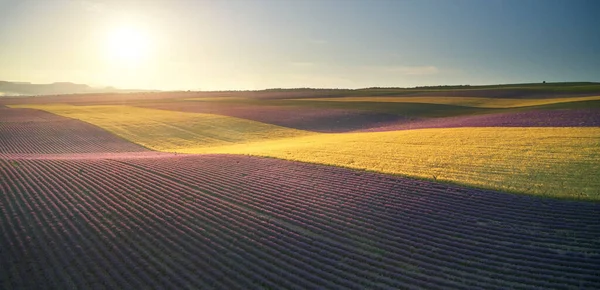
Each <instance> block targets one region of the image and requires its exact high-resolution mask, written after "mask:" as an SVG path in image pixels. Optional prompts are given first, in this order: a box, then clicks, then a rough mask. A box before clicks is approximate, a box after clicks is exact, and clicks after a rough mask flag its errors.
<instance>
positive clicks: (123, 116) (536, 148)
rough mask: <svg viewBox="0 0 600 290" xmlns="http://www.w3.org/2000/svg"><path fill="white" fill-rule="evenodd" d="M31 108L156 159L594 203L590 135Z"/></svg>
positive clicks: (596, 159)
mask: <svg viewBox="0 0 600 290" xmlns="http://www.w3.org/2000/svg"><path fill="white" fill-rule="evenodd" d="M33 107H35V108H39V109H44V110H48V111H50V112H53V113H57V114H62V115H66V116H70V117H74V118H81V119H83V120H84V121H87V122H90V123H92V124H94V125H97V126H99V127H102V128H104V129H107V130H109V131H112V132H113V133H115V134H117V135H120V136H121V137H123V138H126V139H128V140H130V141H132V142H136V143H139V144H141V145H143V146H145V147H147V148H150V149H153V150H157V151H164V152H176V153H193V154H207V153H219V154H244V155H255V156H265V157H275V158H280V159H287V160H296V161H302V162H310V163H319V164H327V165H335V166H343V167H349V168H354V169H363V170H370V171H376V172H382V173H389V174H399V175H403V176H411V177H417V178H424V179H430V180H436V181H446V182H452V183H457V184H461V185H467V186H476V187H481V188H488V189H495V190H501V191H508V192H516V193H525V194H534V195H544V196H552V197H560V198H573V199H586V200H600V192H599V191H600V174H598V173H599V172H600V128H599V127H589V128H578V127H572V128H571V127H566V128H553V127H547V128H519V127H516V128H512V127H511V128H504V127H494V128H452V129H450V128H443V129H421V130H409V131H390V132H368V133H343V134H323V133H312V132H306V131H300V130H294V129H289V128H283V127H278V126H274V125H269V124H263V123H259V122H254V121H248V120H243V119H237V118H231V117H225V116H218V115H210V114H194V113H177V112H168V111H163V110H152V109H141V108H132V107H119V106H88V107H76V106H33ZM205 122H208V124H209V126H206V123H205ZM181 128H185V130H184V131H185V132H186V134H182V133H181V130H179V129H181ZM215 134H217V135H215ZM269 139H270V140H269ZM207 140H208V142H207Z"/></svg>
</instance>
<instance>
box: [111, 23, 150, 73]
mask: <svg viewBox="0 0 600 290" xmlns="http://www.w3.org/2000/svg"><path fill="white" fill-rule="evenodd" d="M107 44H108V56H109V58H110V59H111V60H112V61H114V62H117V63H118V64H121V65H138V64H140V63H142V62H143V61H144V60H146V59H147V58H148V57H149V54H150V48H151V43H150V39H149V36H148V35H147V34H146V33H145V32H144V31H142V30H139V29H136V28H133V27H120V28H118V29H115V30H114V31H112V32H111V33H110V34H109V39H108V43H107Z"/></svg>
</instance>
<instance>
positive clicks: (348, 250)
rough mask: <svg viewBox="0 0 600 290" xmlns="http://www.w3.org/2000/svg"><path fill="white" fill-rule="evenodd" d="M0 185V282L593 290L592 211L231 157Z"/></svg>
mask: <svg viewBox="0 0 600 290" xmlns="http://www.w3.org/2000/svg"><path fill="white" fill-rule="evenodd" d="M92 172H93V174H89V173H92ZM0 176H6V177H10V178H8V179H7V182H6V183H1V184H0V189H1V190H2V191H3V192H4V193H5V194H3V195H0V208H1V209H2V211H0V213H1V214H0V229H2V232H1V234H2V236H3V237H4V238H3V239H0V245H2V247H0V249H3V250H5V249H8V250H7V251H0V257H1V259H0V266H1V267H2V268H5V269H8V270H7V271H2V272H0V278H2V281H3V285H4V286H5V288H9V289H10V288H39V287H41V286H42V285H45V286H47V287H50V288H55V289H64V288H102V287H101V286H103V287H105V288H112V289H125V288H129V289H147V288H172V289H174V288H177V289H183V288H193V289H237V288H244V289H259V288H272V289H281V288H295V289H309V288H323V287H325V288H329V289H334V288H346V289H350V288H352V289H353V288H366V289H403V288H414V287H420V288H426V289H469V288H482V289H510V288H519V289H556V288H578V289H597V288H598V286H599V285H600V280H599V279H598V276H597V273H598V269H599V264H598V263H597V261H598V258H599V257H600V256H599V255H600V244H599V243H600V240H599V239H598V236H599V234H600V227H599V226H598V224H597V223H595V222H594V221H595V220H596V217H597V215H598V210H600V208H599V207H598V206H599V204H591V203H581V202H566V201H557V200H547V199H541V198H537V197H527V196H515V195H509V194H503V193H498V192H492V191H481V190H470V189H464V188H459V187H455V186H446V185H439V184H435V183H432V182H424V181H414V180H407V179H404V178H398V177H390V176H385V175H381V174H373V173H366V174H356V172H355V171H352V170H346V169H341V168H335V167H327V166H318V165H311V164H304V163H298V162H289V161H281V160H272V159H266V158H254V157H244V156H232V155H229V156H215V155H204V156H179V157H173V158H161V159H135V160H118V161H116V160H100V159H97V160H27V161H24V162H23V163H22V164H21V165H20V166H19V167H14V166H12V165H11V164H10V163H9V162H7V161H2V160H0Z"/></svg>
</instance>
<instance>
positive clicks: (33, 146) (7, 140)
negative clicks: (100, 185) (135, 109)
mask: <svg viewBox="0 0 600 290" xmlns="http://www.w3.org/2000/svg"><path fill="white" fill-rule="evenodd" d="M0 136H2V138H0V154H66V153H95V152H144V151H149V150H148V149H146V148H144V147H142V146H139V145H137V144H134V143H131V142H129V141H126V140H125V139H122V138H120V137H117V136H115V135H113V134H111V133H109V132H107V131H105V130H102V129H100V128H98V127H96V126H93V125H91V124H88V123H85V122H82V121H79V120H74V119H70V118H66V117H62V116H58V115H54V114H51V113H47V112H44V111H39V110H33V109H4V108H0Z"/></svg>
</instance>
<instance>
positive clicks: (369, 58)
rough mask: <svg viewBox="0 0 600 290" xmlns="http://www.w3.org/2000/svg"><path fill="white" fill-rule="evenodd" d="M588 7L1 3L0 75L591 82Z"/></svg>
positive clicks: (95, 81)
mask: <svg viewBox="0 0 600 290" xmlns="http://www.w3.org/2000/svg"><path fill="white" fill-rule="evenodd" d="M598 11H600V1H595V0H589V1H583V0H582V1H576V0H573V1H567V0H563V1H556V0H518V1H499V0H472V1H467V0H464V1H459V0H438V1H433V0H431V1H416V0H371V1H358V0H319V1H318V0H290V1H285V0H262V1H259V0H238V1H233V0H232V1H228V0H219V1H216V0H213V1H208V0H207V1H201V0H200V1H192V0H148V1H141V0H138V1H127V0H124V1H117V0H37V1H36V0H0V44H1V45H0V80H9V81H30V82H34V83H50V82H56V81H71V82H77V83H87V84H91V85H96V86H104V85H106V86H108V85H112V86H117V87H122V88H148V89H166V90H176V89H181V90H187V89H191V90H198V89H202V90H222V89H263V88H275V87H332V88H360V87H372V86H399V87H410V86H421V85H445V84H471V85H474V84H497V83H522V82H541V81H548V82H551V81H559V82H560V81H600V29H599V28H600V17H597V15H596V14H597V12H598Z"/></svg>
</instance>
